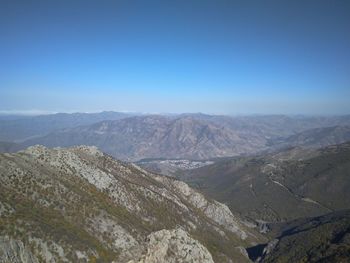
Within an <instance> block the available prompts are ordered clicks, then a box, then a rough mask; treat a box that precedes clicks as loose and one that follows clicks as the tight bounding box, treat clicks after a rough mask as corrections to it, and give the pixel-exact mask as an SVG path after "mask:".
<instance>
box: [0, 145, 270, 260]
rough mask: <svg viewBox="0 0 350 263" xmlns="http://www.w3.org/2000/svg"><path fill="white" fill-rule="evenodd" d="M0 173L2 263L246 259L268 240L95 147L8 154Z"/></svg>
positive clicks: (221, 208) (177, 186)
mask: <svg viewBox="0 0 350 263" xmlns="http://www.w3.org/2000/svg"><path fill="white" fill-rule="evenodd" d="M0 175H1V176H0V261H1V262H8V261H11V262H22V260H25V261H26V262H33V263H34V262H42V261H56V262H57V261H70V262H112V261H113V262H129V263H130V262H134V263H136V262H139V263H141V262H143V263H146V262H149V263H151V262H179V261H184V262H218V263H219V262H220V263H221V262H231V260H232V261H236V262H237V261H238V262H245V261H248V260H247V258H246V257H245V255H244V253H242V251H244V249H243V250H242V246H243V247H247V246H252V245H253V244H254V243H256V242H261V241H263V240H264V239H263V238H262V237H261V236H260V235H259V234H258V233H255V232H254V231H253V229H250V228H248V227H247V226H245V225H244V224H242V222H241V220H240V218H239V217H237V216H235V215H233V214H232V213H231V211H230V210H229V209H228V207H227V206H225V205H223V204H220V203H218V202H216V201H211V200H207V199H205V197H204V196H203V195H201V194H199V193H197V192H196V191H194V190H192V189H191V188H189V187H188V186H187V185H186V184H185V183H183V182H180V181H177V180H174V179H172V178H168V177H163V176H158V175H155V174H151V173H148V172H146V171H144V170H142V169H141V168H139V167H137V166H135V165H132V164H125V163H122V162H119V161H116V160H115V159H113V158H111V157H110V156H108V155H105V154H103V153H102V152H100V151H98V150H97V149H96V148H95V147H87V146H79V147H74V148H69V149H62V148H55V149H48V148H45V147H43V146H33V147H30V148H28V149H26V150H25V151H21V152H18V153H14V154H8V153H5V154H0ZM265 240H266V239H265ZM180 259H181V260H180ZM130 260H131V261H130Z"/></svg>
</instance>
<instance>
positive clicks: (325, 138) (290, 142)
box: [273, 126, 350, 148]
mask: <svg viewBox="0 0 350 263" xmlns="http://www.w3.org/2000/svg"><path fill="white" fill-rule="evenodd" d="M281 141H282V142H281V143H277V142H274V145H273V146H274V147H273V148H275V147H278V148H283V147H284V148H285V147H293V146H303V147H308V148H322V147H325V146H328V145H333V144H340V143H343V142H347V141H350V126H334V127H323V128H315V129H310V130H306V131H303V132H299V133H297V134H295V135H292V136H290V137H287V138H283V139H281Z"/></svg>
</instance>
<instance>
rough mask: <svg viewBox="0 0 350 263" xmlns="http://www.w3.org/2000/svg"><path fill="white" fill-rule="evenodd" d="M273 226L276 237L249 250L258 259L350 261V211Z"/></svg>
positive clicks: (263, 260)
mask: <svg viewBox="0 0 350 263" xmlns="http://www.w3.org/2000/svg"><path fill="white" fill-rule="evenodd" d="M270 227H271V228H272V232H274V235H275V239H274V240H272V241H271V242H269V243H268V244H265V245H258V246H255V247H252V248H249V249H248V252H249V255H250V257H251V258H252V259H253V260H255V262H268V263H269V262H276V263H280V262H327V263H339V262H344V263H345V262H349V259H350V210H344V211H338V212H334V213H330V214H327V215H324V216H320V217H314V218H304V219H299V220H295V221H292V222H288V223H283V224H276V225H271V226H270Z"/></svg>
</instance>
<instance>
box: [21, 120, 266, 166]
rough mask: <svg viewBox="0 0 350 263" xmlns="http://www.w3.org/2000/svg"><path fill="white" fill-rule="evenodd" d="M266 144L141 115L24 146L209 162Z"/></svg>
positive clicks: (197, 123) (212, 127)
mask: <svg viewBox="0 0 350 263" xmlns="http://www.w3.org/2000/svg"><path fill="white" fill-rule="evenodd" d="M264 143H265V141H264V140H262V141H259V139H258V138H252V139H251V140H249V139H247V138H245V137H242V136H240V134H238V133H235V132H234V131H233V130H230V129H227V128H225V127H221V126H219V125H217V124H214V123H210V122H204V121H201V120H197V119H194V118H192V117H187V116H184V117H178V118H169V117H165V116H158V115H155V116H137V117H130V118H126V119H122V120H117V121H103V122H99V123H95V124H93V125H89V126H81V127H76V128H73V129H65V130H62V131H57V132H54V133H51V134H49V135H47V136H44V137H40V138H35V139H32V140H28V141H26V142H25V143H24V144H23V145H24V146H23V147H25V146H30V145H34V144H43V145H46V146H49V147H53V146H63V147H66V146H72V145H80V144H85V145H95V146H98V147H99V148H101V149H103V151H105V152H107V153H109V154H111V155H113V156H115V157H117V158H119V159H123V160H139V159H144V158H159V157H166V158H188V159H207V158H211V157H221V156H233V155H239V154H244V153H249V152H253V151H255V150H256V149H257V148H259V147H263V146H264Z"/></svg>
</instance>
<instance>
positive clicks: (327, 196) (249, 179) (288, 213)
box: [180, 143, 350, 222]
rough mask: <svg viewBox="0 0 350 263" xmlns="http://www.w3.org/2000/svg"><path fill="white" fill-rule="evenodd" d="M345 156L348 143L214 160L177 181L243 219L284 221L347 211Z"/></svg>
mask: <svg viewBox="0 0 350 263" xmlns="http://www.w3.org/2000/svg"><path fill="white" fill-rule="evenodd" d="M349 156H350V143H344V144H340V145H334V146H328V147H326V148H322V149H319V150H314V149H304V148H300V147H297V148H291V149H288V150H283V151H280V152H277V153H273V154H269V155H261V156H256V157H237V158H233V159H228V160H223V161H218V162H216V163H215V164H213V165H209V166H206V167H202V168H198V169H194V170H188V171H186V172H184V173H183V175H182V176H180V178H182V180H185V181H186V182H188V183H189V184H190V185H192V186H193V187H196V188H198V189H200V190H201V191H202V192H204V193H206V194H207V195H208V196H210V197H212V198H214V199H216V200H218V201H220V202H223V203H226V204H228V206H229V207H230V208H231V210H232V211H235V212H237V213H240V214H241V216H243V217H246V218H250V219H253V220H255V221H256V220H258V221H259V220H260V222H263V221H268V222H270V221H286V220H292V219H295V218H300V217H306V216H317V215H322V214H325V213H329V212H332V211H334V210H341V209H349V208H350V203H349V200H350V194H349V191H348V189H349V187H350V180H349V176H350V173H349V171H350V158H349ZM242 204H244V205H242Z"/></svg>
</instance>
